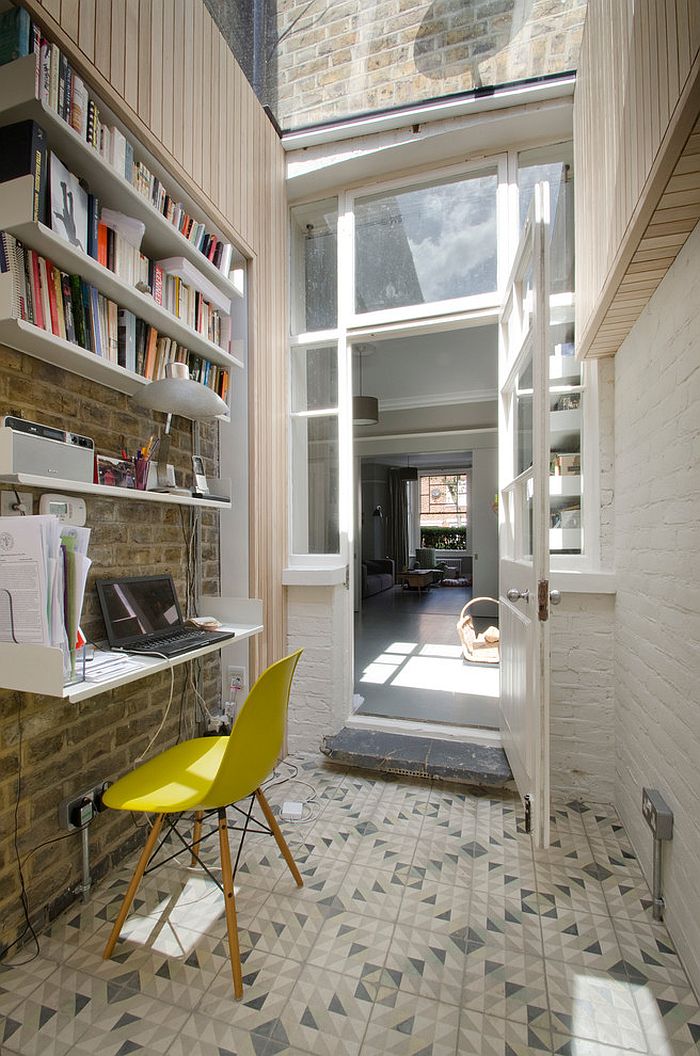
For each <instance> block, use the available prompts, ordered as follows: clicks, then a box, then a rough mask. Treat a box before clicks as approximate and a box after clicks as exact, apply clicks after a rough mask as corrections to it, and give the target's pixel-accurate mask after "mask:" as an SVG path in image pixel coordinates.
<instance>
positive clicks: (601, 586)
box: [549, 569, 617, 594]
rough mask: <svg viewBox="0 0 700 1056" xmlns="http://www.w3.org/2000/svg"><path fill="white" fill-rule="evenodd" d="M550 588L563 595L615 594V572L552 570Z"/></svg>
mask: <svg viewBox="0 0 700 1056" xmlns="http://www.w3.org/2000/svg"><path fill="white" fill-rule="evenodd" d="M549 578H550V587H551V588H552V589H554V590H560V591H561V593H562V594H615V593H617V583H616V582H615V573H614V572H584V571H581V572H578V571H568V572H567V571H564V570H561V571H559V570H557V569H552V570H551V571H550V575H549Z"/></svg>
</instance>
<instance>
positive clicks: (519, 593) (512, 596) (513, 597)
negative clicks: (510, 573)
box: [506, 587, 530, 602]
mask: <svg viewBox="0 0 700 1056" xmlns="http://www.w3.org/2000/svg"><path fill="white" fill-rule="evenodd" d="M506 597H507V598H508V601H526V602H527V601H529V600H530V591H529V590H518V588H517V587H511V588H510V590H507V591H506Z"/></svg>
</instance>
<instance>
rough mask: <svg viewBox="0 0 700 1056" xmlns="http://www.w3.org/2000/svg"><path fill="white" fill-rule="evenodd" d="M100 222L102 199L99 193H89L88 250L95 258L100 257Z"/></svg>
mask: <svg viewBox="0 0 700 1056" xmlns="http://www.w3.org/2000/svg"><path fill="white" fill-rule="evenodd" d="M99 222H100V201H99V198H98V197H97V195H94V194H88V199H87V251H88V253H89V255H90V256H91V257H93V258H94V259H95V260H99V257H98V227H99Z"/></svg>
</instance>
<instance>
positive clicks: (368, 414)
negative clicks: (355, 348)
mask: <svg viewBox="0 0 700 1056" xmlns="http://www.w3.org/2000/svg"><path fill="white" fill-rule="evenodd" d="M357 358H358V359H359V361H360V395H359V396H353V398H352V424H353V425H376V424H377V422H378V421H379V400H378V399H377V398H376V396H363V395H362V353H361V352H358V354H357Z"/></svg>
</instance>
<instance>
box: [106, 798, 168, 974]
mask: <svg viewBox="0 0 700 1056" xmlns="http://www.w3.org/2000/svg"><path fill="white" fill-rule="evenodd" d="M164 818H165V815H164V814H158V815H157V816H156V819H155V821H154V822H153V828H152V829H151V832H150V834H149V837H148V839H147V840H146V846H145V847H144V849H143V851H142V852H141V857H140V858H139V860H138V864H137V866H136V869H135V870H134V875H133V876H132V878H131V883H130V884H129V886H128V888H127V891H126V894H125V895H124V901H123V902H122V908H121V909H120V910H119V916H118V917H117V919H116V920H115V922H114V927H113V928H112V931H111V933H110V936H109V938H108V939H107V945H106V946H105V948H104V952H103V954H102V956H103V958H104V960H105V961H106V960H109V958H110V957H111V956H112V952H113V950H114V947H115V946H116V944H117V939H118V938H119V932H120V931H121V930H122V925H123V924H124V921H125V920H126V918H127V916H128V914H129V910H130V909H131V903H132V902H133V901H134V895H135V894H136V890H137V888H138V886H139V884H140V882H141V877H142V876H143V874H144V872H145V870H146V866H147V865H148V860H149V858H150V857H151V855H152V853H153V848H154V847H155V845H156V841H157V839H158V837H159V835H160V830H161V829H162V827H163V819H164Z"/></svg>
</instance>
